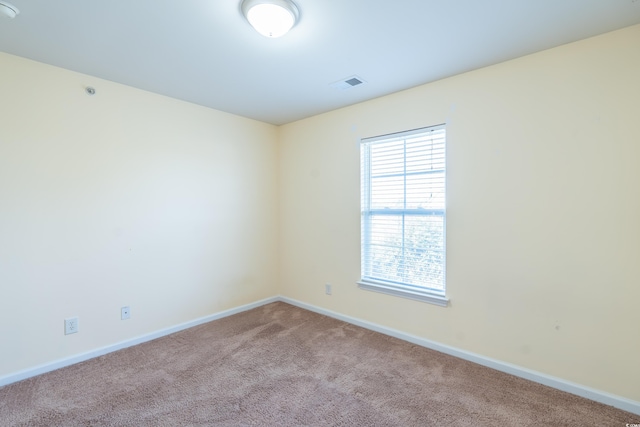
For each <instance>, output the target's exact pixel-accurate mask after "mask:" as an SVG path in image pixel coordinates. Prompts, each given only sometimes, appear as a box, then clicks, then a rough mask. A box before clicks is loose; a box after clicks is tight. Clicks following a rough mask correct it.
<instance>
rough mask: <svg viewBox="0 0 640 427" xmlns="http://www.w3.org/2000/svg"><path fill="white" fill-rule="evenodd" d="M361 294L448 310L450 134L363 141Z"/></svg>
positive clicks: (440, 129) (422, 132) (439, 131)
mask: <svg viewBox="0 0 640 427" xmlns="http://www.w3.org/2000/svg"><path fill="white" fill-rule="evenodd" d="M360 148H361V151H360V154H361V160H360V162H361V168H362V170H361V179H362V185H361V193H362V194H361V196H362V203H361V210H362V212H361V213H362V218H361V221H362V223H361V225H362V242H361V245H362V264H361V266H362V267H361V268H362V278H361V280H360V282H359V283H358V284H359V286H360V287H361V288H363V289H367V290H373V291H379V292H384V293H387V294H392V295H398V296H403V297H408V298H412V299H418V300H421V301H426V302H431V303H434V304H438V305H443V306H446V305H447V302H448V300H447V298H446V296H445V254H446V252H445V178H446V171H445V165H446V162H445V127H444V125H440V126H434V127H429V128H423V129H417V130H413V131H407V132H402V133H396V134H392V135H384V136H378V137H373V138H366V139H363V140H362V144H361V147H360Z"/></svg>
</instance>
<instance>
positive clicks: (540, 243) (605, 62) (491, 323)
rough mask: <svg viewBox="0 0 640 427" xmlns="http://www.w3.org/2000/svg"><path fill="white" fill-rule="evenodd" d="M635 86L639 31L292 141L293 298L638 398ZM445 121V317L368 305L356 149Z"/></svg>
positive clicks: (368, 109)
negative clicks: (362, 277) (361, 282)
mask: <svg viewBox="0 0 640 427" xmlns="http://www.w3.org/2000/svg"><path fill="white" fill-rule="evenodd" d="M638 76H640V26H635V27H630V28H627V29H624V30H621V31H617V32H614V33H609V34H605V35H602V36H600V37H596V38H592V39H588V40H584V41H580V42H577V43H574V44H570V45H565V46H562V47H559V48H556V49H553V50H549V51H545V52H541V53H538V54H535V55H531V56H527V57H524V58H520V59H518V60H514V61H509V62H506V63H502V64H499V65H496V66H492V67H488V68H485V69H481V70H477V71H473V72H470V73H467V74H463V75H460V76H456V77H453V78H449V79H446V80H442V81H439V82H436V83H432V84H428V85H425V86H421V87H417V88H414V89H411V90H408V91H404V92H400V93H396V94H394V95H391V96H387V97H383V98H379V99H376V100H373V101H370V102H365V103H362V104H358V105H354V106H352V107H349V108H344V109H341V110H338V111H333V112H330V113H327V114H323V115H320V116H316V117H312V118H309V119H306V120H302V121H299V122H295V123H291V124H289V125H285V126H283V127H281V129H280V147H279V149H280V154H279V156H280V175H279V189H280V218H281V229H280V247H281V252H280V266H281V282H282V293H283V295H285V296H287V297H290V298H294V299H297V300H300V301H302V302H305V303H308V304H313V305H316V306H319V307H323V308H326V309H330V310H333V311H336V312H339V313H342V314H346V315H348V316H353V317H356V318H360V319H363V320H366V321H370V322H374V323H377V324H381V325H384V326H387V327H390V328H395V329H398V330H400V331H403V332H405V333H410V334H414V335H417V336H419V337H423V338H427V339H430V340H434V341H437V342H439V343H442V344H446V345H450V346H453V347H456V348H459V349H463V350H467V351H470V352H474V353H477V354H480V355H483V356H486V357H490V358H495V359H498V360H501V361H503V362H507V363H512V364H515V365H518V366H521V367H524V368H528V369H532V370H535V371H538V372H542V373H546V374H548V375H552V376H556V377H560V378H562V379H565V380H567V381H571V382H575V383H578V384H582V385H584V386H588V387H592V388H595V389H598V390H602V391H605V392H609V393H613V394H615V395H619V396H623V397H626V398H629V399H633V400H635V401H640V387H639V386H638V385H639V384H640V369H639V366H640V365H639V364H638V356H639V355H640V330H639V329H638V325H640V312H639V311H638V301H640V189H639V187H640V118H639V115H638V114H639V113H640V109H639V108H638V102H639V100H640V83H639V82H640V80H638V79H639V77H638ZM370 84H375V82H371V83H370ZM354 90H357V89H354ZM445 122H446V123H447V132H448V163H447V164H448V195H447V196H448V200H447V209H448V212H447V287H448V292H447V293H448V296H449V297H450V298H451V304H450V306H449V307H448V308H441V307H437V306H434V305H429V304H426V303H421V302H415V301H411V300H406V299H401V298H397V297H391V296H387V295H382V294H378V293H373V292H367V291H363V290H359V289H358V288H357V287H356V281H357V280H358V278H359V268H360V259H359V257H360V218H359V148H358V141H359V139H360V138H361V137H370V136H375V135H380V134H386V133H390V132H397V131H402V130H408V129H413V128H418V127H423V126H429V125H436V124H439V123H445ZM327 282H329V283H331V284H332V285H333V295H332V296H327V295H325V294H324V284H325V283H327Z"/></svg>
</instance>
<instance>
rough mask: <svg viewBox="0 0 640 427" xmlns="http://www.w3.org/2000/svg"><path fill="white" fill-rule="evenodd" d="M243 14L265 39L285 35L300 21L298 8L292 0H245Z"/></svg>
mask: <svg viewBox="0 0 640 427" xmlns="http://www.w3.org/2000/svg"><path fill="white" fill-rule="evenodd" d="M242 13H243V14H244V16H245V17H246V18H247V21H249V24H251V26H252V27H253V28H255V30H256V31H257V32H259V33H260V34H262V35H263V36H265V37H270V38H276V37H280V36H283V35H285V34H286V33H287V32H288V31H289V30H290V29H291V28H293V26H294V25H296V22H297V21H298V16H299V12H298V7H297V6H296V5H295V4H294V3H293V2H292V1H290V0H243V1H242Z"/></svg>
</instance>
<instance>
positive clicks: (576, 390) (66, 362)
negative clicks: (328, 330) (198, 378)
mask: <svg viewBox="0 0 640 427" xmlns="http://www.w3.org/2000/svg"><path fill="white" fill-rule="evenodd" d="M276 301H282V302H286V303H288V304H291V305H295V306H297V307H300V308H303V309H305V310H309V311H313V312H315V313H319V314H324V315H325V316H329V317H333V318H334V319H338V320H342V321H343V322H347V323H351V324H353V325H356V326H360V327H363V328H365V329H369V330H372V331H375V332H380V333H382V334H385V335H389V336H392V337H395V338H398V339H401V340H404V341H408V342H410V343H413V344H416V345H419V346H422V347H426V348H430V349H432V350H436V351H439V352H441V353H445V354H449V355H451V356H455V357H459V358H460V359H464V360H468V361H470V362H474V363H477V364H479V365H483V366H487V367H489V368H493V369H496V370H498V371H501V372H506V373H508V374H511V375H515V376H517V377H521V378H524V379H527V380H530V381H534V382H537V383H540V384H544V385H546V386H549V387H553V388H555V389H558V390H562V391H566V392H568V393H571V394H575V395H577V396H581V397H584V398H587V399H591V400H594V401H596V402H600V403H604V404H605V405H610V406H613V407H615V408H618V409H622V410H624V411H627V412H631V413H633V414H636V415H640V402H636V401H634V400H631V399H627V398H624V397H620V396H616V395H613V394H610V393H607V392H603V391H600V390H596V389H593V388H590V387H586V386H583V385H580V384H576V383H572V382H570V381H566V380H563V379H561V378H557V377H553V376H550V375H546V374H543V373H540V372H536V371H533V370H530V369H527V368H523V367H520V366H516V365H512V364H510V363H506V362H502V361H500V360H496V359H491V358H489V357H485V356H482V355H479V354H475V353H471V352H469V351H466V350H461V349H457V348H455V347H450V346H448V345H444V344H440V343H437V342H435V341H431V340H428V339H425V338H420V337H417V336H415V335H411V334H407V333H404V332H401V331H398V330H395V329H391V328H387V327H385V326H381V325H377V324H375V323H371V322H367V321H365V320H361V319H357V318H355V317H351V316H346V315H344V314H340V313H336V312H334V311H331V310H326V309H324V308H320V307H316V306H314V305H311V304H307V303H304V302H301V301H297V300H294V299H291V298H288V297H283V296H275V297H271V298H267V299H263V300H260V301H256V302H253V303H250V304H245V305H242V306H240V307H236V308H232V309H229V310H225V311H221V312H219V313H214V314H211V315H209V316H205V317H201V318H198V319H195V320H191V321H189V322H185V323H181V324H179V325H175V326H171V327H169V328H166V329H162V330H159V331H155V332H152V333H149V334H146V335H142V336H139V337H135V338H132V339H129V340H125V341H121V342H119V343H116V344H113V345H108V346H105V347H101V348H98V349H96V350H92V351H88V352H86V353H82V354H78V355H74V356H71V357H67V358H64V359H59V360H56V361H53V362H51V363H46V364H43V365H39V366H35V367H33V368H30V369H25V370H23V371H19V372H16V373H13V374H9V375H6V376H4V377H0V387H2V386H4V385H7V384H11V383H14V382H17V381H22V380H24V379H27V378H31V377H34V376H36V375H40V374H44V373H46V372H50V371H53V370H56V369H60V368H64V367H66V366H70V365H74V364H76V363H79V362H84V361H85V360H89V359H92V358H94V357H99V356H102V355H105V354H107V353H111V352H114V351H117V350H121V349H123V348H127V347H131V346H133V345H137V344H141V343H144V342H147V341H151V340H154V339H156V338H160V337H163V336H165V335H169V334H173V333H175V332H178V331H182V330H184V329H188V328H192V327H194V326H197V325H201V324H203V323H207V322H211V321H213V320H217V319H221V318H223V317H227V316H231V315H233V314H237V313H241V312H243V311H247V310H251V309H254V308H257V307H260V306H262V305H265V304H270V303H272V302H276Z"/></svg>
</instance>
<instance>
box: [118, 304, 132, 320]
mask: <svg viewBox="0 0 640 427" xmlns="http://www.w3.org/2000/svg"><path fill="white" fill-rule="evenodd" d="M130 317H131V309H130V308H129V306H126V307H122V308H121V309H120V319H121V320H127V319H129V318H130Z"/></svg>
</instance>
